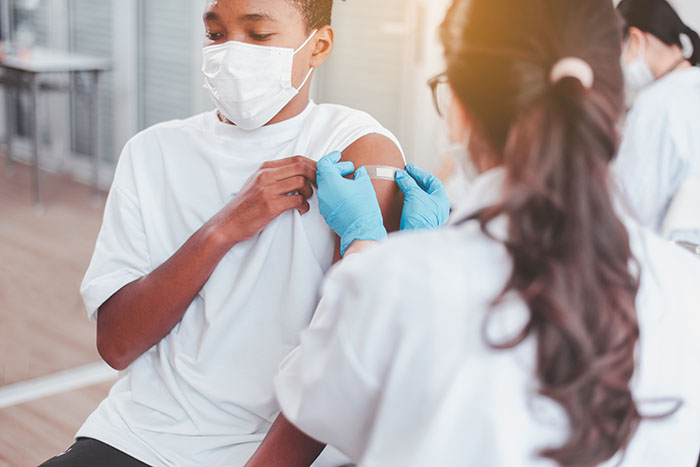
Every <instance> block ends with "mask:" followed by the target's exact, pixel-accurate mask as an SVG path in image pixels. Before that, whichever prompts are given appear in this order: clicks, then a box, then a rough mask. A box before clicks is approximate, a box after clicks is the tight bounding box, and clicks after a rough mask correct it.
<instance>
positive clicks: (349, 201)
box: [316, 151, 387, 255]
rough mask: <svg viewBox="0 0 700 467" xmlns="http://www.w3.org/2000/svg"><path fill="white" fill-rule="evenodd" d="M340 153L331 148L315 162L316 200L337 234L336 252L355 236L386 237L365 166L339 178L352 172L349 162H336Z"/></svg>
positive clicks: (356, 237) (378, 239)
mask: <svg viewBox="0 0 700 467" xmlns="http://www.w3.org/2000/svg"><path fill="white" fill-rule="evenodd" d="M340 158H341V154H340V153H339V152H337V151H336V152H332V153H330V154H329V155H327V156H326V157H324V158H323V159H321V160H320V161H318V164H317V165H316V167H317V170H318V173H317V183H318V204H319V208H320V209H321V215H322V216H323V217H324V219H326V223H328V225H329V226H330V228H331V229H333V231H335V233H337V234H338V236H340V253H341V254H342V255H345V250H347V249H348V247H349V246H350V245H351V244H352V242H354V241H355V240H374V241H380V240H383V239H384V238H386V237H387V233H386V229H385V228H384V219H383V218H382V211H381V209H380V208H379V202H378V201H377V195H376V193H375V192H374V187H373V186H372V181H371V180H370V178H369V174H368V173H367V169H365V168H364V167H361V168H360V169H358V170H357V172H355V179H354V180H348V179H346V178H343V177H344V176H345V175H349V174H351V173H353V171H354V170H355V166H354V165H353V163H352V162H339V161H340Z"/></svg>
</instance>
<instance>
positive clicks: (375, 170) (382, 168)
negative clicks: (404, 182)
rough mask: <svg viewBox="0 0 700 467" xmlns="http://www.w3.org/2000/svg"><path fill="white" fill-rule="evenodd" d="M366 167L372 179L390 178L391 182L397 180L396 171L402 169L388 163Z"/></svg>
mask: <svg viewBox="0 0 700 467" xmlns="http://www.w3.org/2000/svg"><path fill="white" fill-rule="evenodd" d="M365 168H366V169H367V173H368V174H369V178H371V179H372V180H389V181H391V182H393V181H395V180H396V172H398V171H399V170H400V169H397V168H396V167H389V166H387V165H366V166H365Z"/></svg>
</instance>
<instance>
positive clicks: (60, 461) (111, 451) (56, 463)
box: [40, 438, 148, 467]
mask: <svg viewBox="0 0 700 467" xmlns="http://www.w3.org/2000/svg"><path fill="white" fill-rule="evenodd" d="M44 466H46V467H95V466H100V467H148V464H144V463H143V462H141V461H139V460H136V459H134V458H133V457H131V456H130V455H128V454H124V453H123V452H121V451H120V450H118V449H115V448H113V447H112V446H110V445H108V444H105V443H103V442H101V441H97V440H95V439H92V438H78V439H77V440H76V441H75V444H73V446H71V447H70V448H68V450H67V451H66V452H64V453H63V454H59V455H58V456H56V457H54V458H53V459H49V460H47V461H46V462H44V463H43V464H41V466H40V467H44Z"/></svg>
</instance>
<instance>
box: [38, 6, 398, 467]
mask: <svg viewBox="0 0 700 467" xmlns="http://www.w3.org/2000/svg"><path fill="white" fill-rule="evenodd" d="M331 8H332V0H210V1H209V2H208V5H207V8H206V12H205V15H204V21H205V24H206V41H205V47H204V75H205V83H206V87H207V88H208V89H209V91H210V93H211V95H212V98H213V100H214V102H215V104H216V106H217V109H218V110H217V111H212V112H209V113H205V114H202V115H197V116H195V117H192V118H190V119H187V120H183V121H173V122H169V123H164V124H161V125H157V126H155V127H153V128H150V129H148V130H146V131H144V132H143V133H141V134H139V135H137V136H136V137H135V138H133V139H132V140H131V141H130V142H129V143H128V144H127V145H126V147H125V149H124V152H123V154H122V156H121V159H120V161H119V166H118V169H117V173H116V177H115V181H114V185H113V187H112V189H111V191H110V195H109V198H108V201H107V206H106V211H105V216H104V224H103V227H102V231H101V232H100V235H99V238H98V241H97V245H96V248H95V253H94V256H93V259H92V262H91V264H90V267H89V269H88V271H87V274H86V276H85V280H84V283H83V287H82V294H83V298H84V300H85V304H86V307H87V309H88V313H89V315H90V317H91V318H92V319H94V320H96V321H97V347H98V350H99V352H100V355H101V356H102V357H103V358H104V360H105V361H106V362H107V363H108V364H110V365H111V366H112V367H114V368H116V369H118V370H124V369H128V371H127V373H126V375H125V376H124V377H123V378H122V379H120V380H119V381H118V382H117V383H116V384H115V385H114V387H113V388H112V390H111V392H110V394H109V396H108V397H107V398H106V399H105V400H104V401H103V402H102V403H101V404H100V406H99V407H98V408H97V410H96V411H95V412H94V413H93V414H92V415H90V417H89V418H88V419H87V421H86V422H85V424H84V425H83V426H82V427H81V428H80V430H79V431H78V433H77V434H76V443H75V444H74V445H73V447H72V448H71V449H69V450H68V451H67V452H66V453H64V454H62V455H60V456H58V457H56V458H53V459H51V460H49V461H47V463H45V464H44V465H47V466H72V467H75V466H88V465H89V466H95V465H100V466H110V465H115V466H116V465H118V466H120V467H124V466H127V467H128V466H132V465H134V466H137V465H138V466H142V465H152V466H188V467H196V466H202V467H204V466H206V467H216V466H240V465H244V464H245V463H246V461H247V460H248V459H249V457H250V456H251V455H252V454H253V452H255V450H256V448H257V447H258V445H259V443H260V442H261V440H262V439H263V438H264V437H265V434H266V433H267V431H268V429H269V428H270V425H271V423H272V422H273V421H274V419H275V417H276V416H277V414H278V412H279V408H278V406H277V402H276V400H275V394H274V391H273V385H272V380H273V377H274V375H275V374H276V372H277V369H278V366H279V364H280V362H281V361H282V359H283V358H284V357H285V355H286V354H287V353H288V352H289V351H290V350H291V349H293V348H295V347H296V346H297V345H298V344H299V334H300V332H301V331H302V330H303V329H304V328H305V327H306V326H307V325H308V324H309V322H310V320H311V316H312V313H313V311H314V309H315V306H316V303H317V293H318V288H319V285H320V282H321V280H322V278H323V276H324V274H325V273H326V271H327V270H328V269H329V268H330V266H331V264H332V262H333V260H334V257H335V258H336V259H337V258H338V257H339V254H338V250H339V245H338V240H337V238H336V237H335V236H334V235H333V234H332V232H331V230H330V229H329V228H328V226H327V225H326V223H325V221H324V219H323V218H322V217H321V215H320V213H319V209H318V201H317V198H316V196H315V195H314V189H313V187H314V183H315V179H316V168H315V163H316V161H317V160H319V159H320V158H321V157H322V156H324V155H326V154H328V153H329V152H332V151H334V150H339V151H341V152H342V154H343V159H344V160H347V161H352V162H354V164H355V167H360V166H362V165H365V164H374V165H390V166H395V167H400V168H403V166H404V160H403V156H402V153H401V150H400V149H399V145H398V142H397V141H396V139H395V138H394V136H393V135H391V133H389V132H388V131H387V130H385V129H384V128H383V127H382V126H381V125H379V123H377V122H376V121H375V120H374V119H372V118H371V117H370V116H369V115H367V114H364V113H362V112H358V111H355V110H352V109H349V108H346V107H341V106H336V105H317V104H315V103H313V102H311V101H310V100H309V85H310V77H311V76H312V74H313V71H314V70H315V69H316V68H317V67H319V66H320V65H321V64H322V63H323V62H324V61H325V60H326V59H327V58H328V57H329V56H330V54H331V51H332V48H333V30H332V29H331V27H330V19H331ZM290 156H292V157H290ZM374 185H375V189H376V192H377V196H378V199H379V201H380V205H381V207H382V211H383V214H384V219H385V223H386V227H387V230H389V231H394V230H397V229H398V226H399V222H400V216H401V208H402V202H403V197H402V194H401V192H400V190H399V189H398V187H397V186H396V184H395V183H394V182H391V181H381V180H378V181H374ZM328 454H329V456H326V460H325V461H324V460H323V459H321V460H320V461H319V463H320V465H334V461H333V460H331V459H328V457H330V456H331V455H332V454H333V453H332V452H329V453H328ZM324 462H325V463H324ZM335 465H337V464H335Z"/></svg>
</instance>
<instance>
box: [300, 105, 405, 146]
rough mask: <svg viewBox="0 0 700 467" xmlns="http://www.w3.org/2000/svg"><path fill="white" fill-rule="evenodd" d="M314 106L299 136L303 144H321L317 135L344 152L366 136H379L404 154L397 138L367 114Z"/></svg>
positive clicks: (339, 108)
mask: <svg viewBox="0 0 700 467" xmlns="http://www.w3.org/2000/svg"><path fill="white" fill-rule="evenodd" d="M312 105H314V107H313V109H312V110H311V112H310V113H309V116H308V118H307V120H306V122H305V124H304V130H303V131H302V133H301V135H300V140H301V141H305V140H309V141H316V142H318V139H317V138H318V135H324V137H323V138H322V140H323V141H324V142H325V143H327V145H328V146H329V147H332V149H333V150H339V151H342V150H344V149H345V148H347V147H348V146H349V145H350V144H352V143H353V142H355V141H357V140H359V139H360V138H362V137H364V136H367V135H370V134H378V135H382V136H385V137H387V138H389V139H390V140H391V141H392V142H393V143H394V144H396V146H397V147H398V148H399V150H400V151H401V152H402V153H403V149H401V144H400V143H399V140H398V139H397V138H396V135H394V134H393V133H392V132H391V130H389V129H387V128H386V127H384V126H383V125H382V124H381V123H379V121H377V120H376V119H375V118H374V117H372V116H371V115H370V114H368V113H367V112H363V111H362V110H357V109H353V108H350V107H346V106H344V105H337V104H313V103H312ZM325 149H328V148H325Z"/></svg>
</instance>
